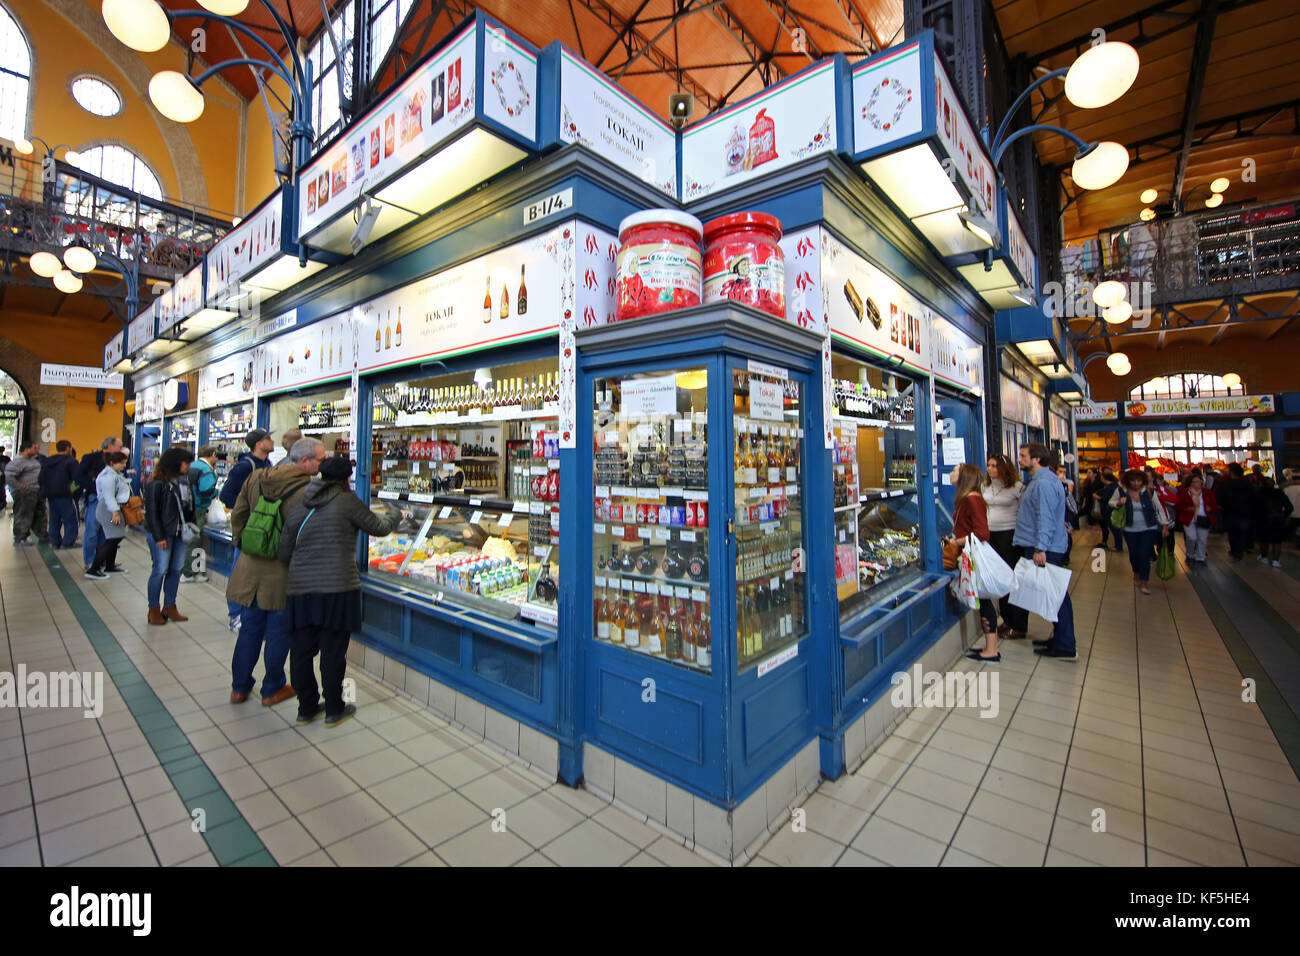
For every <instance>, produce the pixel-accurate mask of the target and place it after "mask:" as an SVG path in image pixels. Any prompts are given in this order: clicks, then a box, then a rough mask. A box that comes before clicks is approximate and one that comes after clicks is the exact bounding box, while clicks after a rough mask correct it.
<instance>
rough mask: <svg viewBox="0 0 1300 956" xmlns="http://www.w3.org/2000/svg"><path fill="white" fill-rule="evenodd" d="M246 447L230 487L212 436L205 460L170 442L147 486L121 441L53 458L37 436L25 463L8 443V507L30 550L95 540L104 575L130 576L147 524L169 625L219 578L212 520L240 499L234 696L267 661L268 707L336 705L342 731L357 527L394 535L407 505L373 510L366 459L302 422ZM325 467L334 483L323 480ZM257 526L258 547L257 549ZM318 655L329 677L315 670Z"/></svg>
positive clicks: (259, 436) (257, 436)
mask: <svg viewBox="0 0 1300 956" xmlns="http://www.w3.org/2000/svg"><path fill="white" fill-rule="evenodd" d="M245 442H246V444H247V445H248V449H249V450H248V452H247V453H245V454H242V455H240V457H239V461H238V462H236V464H235V465H234V467H232V468H231V470H230V473H229V475H228V476H227V478H226V481H225V484H224V485H223V486H222V487H221V489H220V492H219V493H218V489H217V478H216V474H215V465H216V462H217V460H218V457H224V455H222V456H219V454H218V452H217V449H216V448H214V447H213V446H211V445H205V446H203V447H201V448H199V450H198V455H197V457H196V456H195V454H194V453H193V452H192V451H190V450H189V449H188V448H185V447H181V446H176V447H172V448H168V449H166V450H165V451H164V452H163V453H162V454H161V455H159V456H158V461H157V463H156V465H155V467H154V469H153V472H152V473H151V474H149V475H147V476H141V477H142V478H143V481H136V480H133V479H134V478H135V473H134V472H133V471H132V470H131V469H130V458H129V456H128V455H127V454H126V453H125V452H124V451H123V450H122V443H121V441H119V440H118V438H117V437H115V436H112V437H109V438H106V439H104V441H103V442H102V443H101V446H100V448H99V449H98V450H97V451H94V452H91V453H89V454H87V455H85V456H84V457H82V458H80V459H78V458H77V454H76V450H75V449H74V448H73V447H72V444H71V443H70V442H68V441H58V442H56V443H55V449H54V454H52V455H49V456H45V455H42V454H41V453H40V447H39V445H38V444H37V443H36V442H24V443H23V445H22V447H21V448H20V449H19V452H18V456H17V457H16V458H13V459H12V460H10V459H9V458H8V457H7V456H5V455H4V451H5V449H3V448H0V470H2V471H3V473H4V478H5V485H6V486H7V488H8V493H9V494H8V497H7V498H6V496H5V495H3V494H0V509H3V508H4V507H5V506H6V505H7V504H9V503H11V506H12V516H13V535H14V545H15V546H16V547H22V546H27V545H30V544H32V543H33V542H32V541H31V540H30V539H31V538H33V537H35V538H36V539H37V540H38V541H41V542H48V543H49V544H50V546H51V547H53V548H57V549H74V548H77V547H81V548H82V556H83V558H84V563H85V575H86V577H87V578H90V579H93V580H107V579H108V578H109V576H110V575H112V574H125V573H126V572H127V569H126V568H125V567H122V566H121V565H120V564H118V549H119V547H120V545H121V543H122V540H123V539H124V538H125V537H126V532H127V526H128V525H129V524H131V523H136V522H139V523H141V525H142V530H143V531H144V532H145V541H146V543H147V544H148V547H149V554H150V563H151V567H150V574H149V579H148V582H147V584H146V592H147V595H148V601H149V612H148V622H149V624H150V625H152V626H156V627H161V626H164V625H166V624H168V623H169V622H172V621H177V622H181V621H188V620H189V618H188V617H187V616H186V615H185V614H183V613H182V612H181V611H180V609H179V607H178V606H177V600H178V593H179V590H180V585H181V583H182V582H190V581H206V580H207V575H206V564H205V559H206V552H205V551H204V549H203V546H202V529H203V526H204V523H205V521H206V519H207V515H208V511H209V508H210V507H211V506H212V503H213V501H214V500H216V499H217V498H218V497H219V498H220V500H221V501H222V503H224V504H225V505H226V506H227V508H229V511H230V527H231V532H232V535H233V540H234V541H235V543H236V551H235V563H234V567H233V569H232V571H231V574H230V579H229V582H228V585H227V588H226V599H227V609H228V611H229V614H230V629H231V630H232V631H234V632H236V634H237V637H236V639H235V649H234V654H233V657H232V660H231V676H232V680H231V692H230V701H231V703H233V704H240V703H243V702H245V701H247V700H248V698H249V696H250V694H251V693H252V690H253V687H254V686H255V684H256V680H255V679H254V676H253V671H254V669H255V668H256V666H257V662H258V659H259V657H260V658H261V659H262V661H263V665H264V666H263V678H262V687H261V699H262V704H263V706H266V707H273V706H275V705H276V704H279V703H281V702H283V701H286V700H289V699H292V698H294V697H296V698H297V699H298V722H299V723H303V724H305V723H310V722H311V721H312V720H314V719H315V718H316V717H318V716H320V715H322V714H323V715H324V717H325V723H326V725H329V726H333V725H335V724H338V723H340V722H341V721H343V720H346V719H347V718H348V717H351V716H352V714H354V713H355V712H356V705H355V704H353V703H349V702H346V701H344V699H343V675H344V670H345V667H346V660H347V648H348V643H349V641H350V638H351V635H352V634H353V633H354V632H355V631H357V630H359V629H360V627H361V576H360V573H359V571H358V569H357V564H356V536H357V533H358V532H365V533H366V534H370V535H376V536H385V535H388V534H391V533H392V531H393V529H394V528H395V527H396V525H397V522H398V521H400V520H401V517H402V513H401V512H400V511H399V510H397V509H394V508H390V509H389V515H388V516H387V517H381V516H379V515H377V514H375V513H374V512H372V511H371V510H370V509H369V508H368V507H367V506H366V505H365V504H364V503H363V502H362V501H361V499H360V498H358V497H357V496H356V494H354V493H353V492H352V490H351V488H350V478H351V475H352V469H353V463H352V462H351V461H349V460H348V459H347V458H346V457H333V458H329V457H327V456H326V452H325V446H324V445H323V444H321V443H320V442H319V441H317V440H315V439H313V438H303V437H302V433H301V432H300V431H298V430H297V429H292V430H290V431H288V432H286V433H285V435H284V436H283V440H282V444H281V447H280V448H278V449H277V447H276V444H275V441H274V440H273V438H272V436H271V434H270V433H269V432H267V431H266V430H265V429H254V430H253V431H251V432H249V433H248V435H247V436H246V438H245ZM317 475H319V476H320V480H319V481H312V479H313V477H315V476H317ZM137 492H139V494H138V495H137ZM83 501H84V505H83V508H79V507H78V506H79V505H80V504H82V503H83ZM83 510H84V521H85V524H84V529H82V526H81V516H82V511H83ZM133 514H138V515H139V517H138V518H133V517H132V515H133ZM250 528H252V530H253V539H254V540H255V541H256V542H258V543H257V545H256V546H255V549H254V550H251V551H250V550H249V548H248V546H247V542H248V541H249V538H248V537H247V536H245V531H246V530H249V529H250ZM79 529H82V540H81V542H78V540H77V533H78V530H79ZM317 654H319V655H320V658H321V681H320V686H318V684H317V681H316V677H315V673H314V670H313V662H314V660H315V657H316V655H317ZM286 662H288V664H289V674H288V675H286V673H285V665H286ZM290 677H291V678H292V683H290Z"/></svg>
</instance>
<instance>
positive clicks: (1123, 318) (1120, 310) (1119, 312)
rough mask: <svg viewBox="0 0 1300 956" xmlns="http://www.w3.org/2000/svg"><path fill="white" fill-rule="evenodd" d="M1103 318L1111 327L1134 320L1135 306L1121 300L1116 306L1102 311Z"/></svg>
mask: <svg viewBox="0 0 1300 956" xmlns="http://www.w3.org/2000/svg"><path fill="white" fill-rule="evenodd" d="M1101 317H1102V318H1103V319H1105V320H1106V322H1108V323H1109V324H1111V325H1119V324H1120V323H1122V322H1127V321H1128V320H1129V319H1131V318H1133V306H1132V305H1130V304H1129V303H1128V301H1127V300H1125V299H1120V300H1119V301H1118V302H1116V303H1115V304H1114V305H1112V306H1109V307H1107V308H1105V309H1102V312H1101Z"/></svg>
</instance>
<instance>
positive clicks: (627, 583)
mask: <svg viewBox="0 0 1300 956" xmlns="http://www.w3.org/2000/svg"><path fill="white" fill-rule="evenodd" d="M622 586H623V590H624V591H630V590H632V582H631V581H629V580H628V579H627V578H623V585H622Z"/></svg>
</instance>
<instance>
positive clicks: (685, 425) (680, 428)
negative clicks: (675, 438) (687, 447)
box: [673, 418, 695, 435]
mask: <svg viewBox="0 0 1300 956" xmlns="http://www.w3.org/2000/svg"><path fill="white" fill-rule="evenodd" d="M694 427H695V423H694V422H692V421H691V420H690V419H689V418H674V419H673V431H674V432H676V433H677V434H679V435H680V434H682V433H683V432H690V430H691V429H692V428H694Z"/></svg>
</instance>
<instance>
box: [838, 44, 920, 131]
mask: <svg viewBox="0 0 1300 956" xmlns="http://www.w3.org/2000/svg"><path fill="white" fill-rule="evenodd" d="M921 82H922V80H921V44H920V42H918V41H914V42H912V43H909V44H908V45H907V46H905V47H903V48H901V49H898V50H890V51H887V52H885V53H881V54H880V55H879V56H876V57H873V58H871V59H869V60H864V61H863V62H861V63H859V64H858V65H857V66H855V67H854V69H853V151H854V153H858V154H861V153H865V152H867V151H868V150H873V149H879V148H880V147H882V146H886V145H888V144H889V143H893V142H897V141H898V140H901V139H904V138H906V137H908V136H912V135H915V134H917V133H920V132H921V131H922V129H923V128H924V126H925V117H924V116H923V115H922V111H921Z"/></svg>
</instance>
